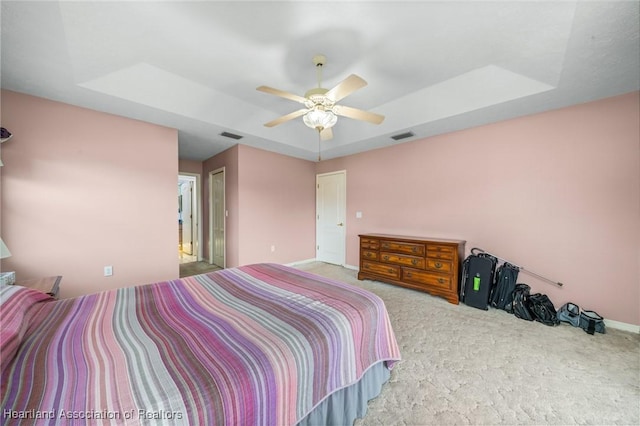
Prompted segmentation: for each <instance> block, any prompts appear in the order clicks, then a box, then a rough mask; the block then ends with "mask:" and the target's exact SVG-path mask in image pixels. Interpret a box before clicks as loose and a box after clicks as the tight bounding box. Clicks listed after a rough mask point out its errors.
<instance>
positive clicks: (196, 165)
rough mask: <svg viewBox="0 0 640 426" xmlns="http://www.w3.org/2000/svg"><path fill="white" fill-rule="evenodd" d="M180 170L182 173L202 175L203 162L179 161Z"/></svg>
mask: <svg viewBox="0 0 640 426" xmlns="http://www.w3.org/2000/svg"><path fill="white" fill-rule="evenodd" d="M178 170H179V171H180V173H193V174H197V175H201V174H202V161H193V160H178Z"/></svg>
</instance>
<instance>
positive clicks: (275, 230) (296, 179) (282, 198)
mask: <svg viewBox="0 0 640 426" xmlns="http://www.w3.org/2000/svg"><path fill="white" fill-rule="evenodd" d="M238 183H239V190H240V191H239V199H240V205H239V206H240V217H239V219H240V224H241V227H240V235H239V244H240V248H241V250H240V258H239V262H240V264H241V265H244V264H249V263H256V262H278V263H291V262H295V261H300V260H306V259H313V258H315V256H316V251H315V239H316V236H315V210H316V205H315V163H313V162H311V161H306V160H301V159H297V158H292V157H287V156H284V155H280V154H276V153H273V152H269V151H264V150H261V149H256V148H251V147H248V146H244V145H243V146H240V170H239V180H238ZM272 247H273V248H274V249H275V250H274V251H272Z"/></svg>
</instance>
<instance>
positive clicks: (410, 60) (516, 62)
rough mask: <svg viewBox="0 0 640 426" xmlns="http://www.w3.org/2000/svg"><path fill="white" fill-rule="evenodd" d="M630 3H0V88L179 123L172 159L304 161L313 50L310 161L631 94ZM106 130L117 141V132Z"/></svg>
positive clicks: (634, 24)
mask: <svg viewBox="0 0 640 426" xmlns="http://www.w3.org/2000/svg"><path fill="white" fill-rule="evenodd" d="M639 5H640V3H639V2H638V1H604V2H591V1H589V2H586V1H578V2H574V1H550V2H544V1H531V2H528V1H496V2H484V1H455V2H430V1H412V2H411V1H410V2H402V3H400V2H385V1H344V2H327V1H316V2H312V1H286V2H272V1H257V2H244V1H235V2H219V1H210V2H190V1H177V2H168V1H143V2H126V1H125V2H111V1H103V2H100V1H92V2H88V1H86V2H82V1H80V2H66V1H62V2H57V1H45V2H25V1H5V0H3V1H2V11H1V13H2V15H1V19H2V43H1V49H2V50H1V55H2V64H1V68H0V70H1V81H2V87H3V88H5V89H9V90H14V91H17V92H23V93H28V94H31V95H35V96H40V97H44V98H49V99H54V100H58V101H62V102H66V103H70V104H74V105H79V106H83V107H87V108H92V109H96V110H100V111H105V112H109V113H113V114H117V115H122V116H126V117H132V118H135V119H140V120H144V121H148V122H152V123H157V124H161V125H165V126H168V127H173V128H176V129H178V130H179V133H178V135H179V154H180V158H184V159H193V160H204V159H206V158H209V157H211V156H213V155H215V154H217V153H219V152H221V151H223V150H225V149H227V148H229V147H231V146H233V145H234V144H235V143H236V141H234V140H232V139H228V138H225V137H223V136H220V133H222V132H224V131H226V132H231V133H236V134H239V135H242V136H243V139H241V140H240V143H243V144H247V145H250V146H254V147H259V148H263V149H267V150H271V151H275V152H280V153H283V154H287V155H291V156H294V157H299V158H305V159H309V160H317V158H318V135H317V132H315V131H314V130H312V129H309V128H307V127H306V126H305V125H304V124H303V123H302V118H298V119H296V120H294V121H290V122H287V123H284V124H281V125H280V126H277V127H274V128H267V127H264V126H263V124H264V123H266V122H268V121H270V120H273V119H275V118H277V117H279V116H281V115H284V114H287V113H289V112H292V111H294V110H297V109H299V108H300V105H299V104H297V103H295V102H292V101H289V100H286V99H283V98H279V97H276V96H272V95H268V94H265V93H262V92H258V91H256V90H255V89H256V87H258V86H260V85H267V86H271V87H275V88H278V89H281V90H285V91H288V92H292V93H295V94H299V95H303V94H304V93H305V92H306V91H307V90H308V89H310V88H313V87H315V86H316V84H317V81H316V71H315V67H314V65H313V63H312V57H313V56H314V55H316V54H318V53H321V54H324V55H326V56H327V64H326V66H325V67H324V72H323V75H324V81H323V86H324V87H326V88H331V87H333V86H335V85H336V84H337V83H338V82H340V81H341V80H343V79H344V78H346V77H347V76H348V75H349V74H352V73H353V74H357V75H359V76H360V77H362V78H364V79H365V80H366V81H367V82H368V83H369V85H368V86H367V87H365V88H363V89H360V90H359V91H357V92H355V93H353V94H351V95H350V96H348V97H347V98H345V99H344V100H342V101H341V102H340V104H342V105H348V106H352V107H356V108H360V109H364V110H371V111H373V112H376V113H379V114H383V115H385V116H386V119H385V121H384V122H383V123H382V124H381V125H373V124H369V123H366V122H360V121H356V120H351V119H348V118H344V117H340V118H339V120H338V123H337V124H336V126H335V127H334V128H333V133H334V138H333V139H332V140H330V141H323V142H322V144H321V146H322V148H321V149H322V157H323V159H328V158H334V157H339V156H343V155H348V154H353V153H357V152H361V151H365V150H368V149H373V148H378V147H383V146H386V145H391V144H394V143H398V142H395V141H393V140H392V139H391V138H390V136H393V135H395V134H398V133H401V132H405V131H412V132H413V133H415V136H414V137H413V138H410V139H405V140H415V139H418V138H423V137H427V136H431V135H436V134H440V133H446V132H452V131H456V130H460V129H464V128H469V127H473V126H478V125H482V124H486V123H491V122H495V121H499V120H505V119H509V118H513V117H518V116H522V115H527V114H532V113H537V112H540V111H545V110H549V109H555V108H561V107H564V106H569V105H574V104H578V103H583V102H588V101H592V100H595V99H601V98H604V97H609V96H614V95H619V94H623V93H628V92H632V91H636V90H639V89H640V41H639V22H640V14H639V9H640V7H639ZM116 136H117V134H116Z"/></svg>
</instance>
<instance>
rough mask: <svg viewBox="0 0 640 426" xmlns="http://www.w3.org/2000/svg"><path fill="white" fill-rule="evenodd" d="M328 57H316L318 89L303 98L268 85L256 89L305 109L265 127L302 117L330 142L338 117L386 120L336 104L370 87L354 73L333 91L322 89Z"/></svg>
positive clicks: (370, 113)
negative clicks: (324, 68)
mask: <svg viewBox="0 0 640 426" xmlns="http://www.w3.org/2000/svg"><path fill="white" fill-rule="evenodd" d="M326 60H327V58H326V57H325V56H324V55H316V56H314V57H313V63H314V64H315V65H316V72H317V76H318V87H316V88H313V89H311V90H309V91H307V93H305V94H304V97H303V96H298V95H294V94H293V93H289V92H284V91H282V90H278V89H274V88H272V87H268V86H260V87H258V88H257V90H259V91H260V92H265V93H269V94H272V95H276V96H280V97H281V98H285V99H289V100H292V101H295V102H299V103H301V104H303V105H304V108H302V109H299V110H297V111H294V112H292V113H289V114H287V115H283V116H282V117H280V118H276V119H275V120H273V121H270V122H268V123H265V126H266V127H273V126H277V125H278V124H282V123H284V122H287V121H289V120H293V119H294V118H297V117H300V116H303V117H302V119H303V121H304V124H306V125H307V126H308V127H310V128H312V129H315V130H317V131H318V132H319V133H320V139H322V140H328V139H331V138H333V131H332V130H331V127H333V126H334V125H335V124H336V122H337V121H338V116H342V117H348V118H353V119H355V120H362V121H368V122H369V123H373V124H380V123H382V121H383V120H384V116H383V115H380V114H375V113H373V112H369V111H363V110H361V109H357V108H351V107H348V106H344V105H336V103H337V102H339V101H341V100H342V99H344V98H345V97H347V96H348V95H350V94H351V93H353V92H355V91H356V90H358V89H361V88H363V87H364V86H366V85H367V82H366V81H364V80H363V79H362V78H360V77H358V76H357V75H355V74H351V75H350V76H349V77H347V78H346V79H344V80H342V81H341V82H340V83H338V85H337V86H335V87H334V88H333V89H330V90H327V89H324V88H323V87H322V67H323V66H324V64H325V63H326Z"/></svg>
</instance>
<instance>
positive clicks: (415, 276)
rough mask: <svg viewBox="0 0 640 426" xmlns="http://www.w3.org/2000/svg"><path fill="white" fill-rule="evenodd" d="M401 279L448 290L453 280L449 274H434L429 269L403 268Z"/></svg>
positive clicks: (451, 286)
mask: <svg viewBox="0 0 640 426" xmlns="http://www.w3.org/2000/svg"><path fill="white" fill-rule="evenodd" d="M402 279H403V280H404V281H406V282H410V283H414V284H424V285H427V286H429V287H436V288H440V289H448V290H449V289H452V288H453V285H452V283H453V281H452V279H451V276H450V275H442V274H436V273H433V272H429V271H420V270H416V269H409V268H405V269H404V270H403V273H402Z"/></svg>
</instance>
